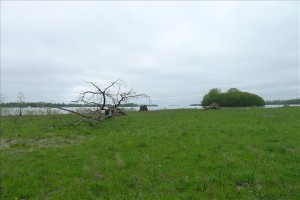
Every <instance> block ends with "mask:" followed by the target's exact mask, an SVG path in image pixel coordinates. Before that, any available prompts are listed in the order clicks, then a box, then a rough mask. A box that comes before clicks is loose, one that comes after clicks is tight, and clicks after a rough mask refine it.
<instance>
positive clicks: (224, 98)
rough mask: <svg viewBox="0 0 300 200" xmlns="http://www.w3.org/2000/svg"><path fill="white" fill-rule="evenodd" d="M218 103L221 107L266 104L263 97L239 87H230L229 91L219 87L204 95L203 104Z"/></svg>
mask: <svg viewBox="0 0 300 200" xmlns="http://www.w3.org/2000/svg"><path fill="white" fill-rule="evenodd" d="M212 103H218V104H219V105H220V106H221V107H249V106H264V105H265V101H264V99H263V98H262V97H260V96H258V95H256V94H252V93H249V92H242V91H240V90H239V89H237V88H230V89H229V90H228V91H227V92H223V93H222V92H221V90H220V89H218V88H213V89H211V90H210V91H209V92H208V93H207V94H206V95H204V97H203V100H202V102H201V105H202V106H209V105H211V104H212Z"/></svg>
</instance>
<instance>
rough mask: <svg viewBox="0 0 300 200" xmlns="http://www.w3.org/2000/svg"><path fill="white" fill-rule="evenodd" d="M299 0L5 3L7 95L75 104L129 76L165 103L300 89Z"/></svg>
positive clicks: (281, 94)
mask: <svg viewBox="0 0 300 200" xmlns="http://www.w3.org/2000/svg"><path fill="white" fill-rule="evenodd" d="M299 8H300V7H299V2H298V1H264V2H259V1H248V2H238V1H225V2H222V1H213V2H206V1H189V2H186V1H182V2H181V1H175V2H172V1H143V2H137V1H124V2H123V1H115V2H107V1H100V2H96V1H89V2H84V1H63V2H58V1H45V2H42V1H25V2H23V1H12V2H10V1H1V94H2V95H3V96H4V97H5V101H6V102H10V101H16V100H17V98H16V96H17V93H18V92H19V91H22V92H23V93H24V94H25V97H26V101H49V102H50V101H54V102H69V101H71V100H74V99H75V98H76V97H77V93H76V92H78V91H79V89H80V88H85V87H87V85H86V84H85V83H84V82H83V80H82V79H85V80H88V81H95V82H97V83H98V84H99V85H103V86H106V85H107V84H109V83H110V82H111V81H114V80H116V79H122V80H124V81H125V82H127V85H128V87H129V88H130V87H132V88H133V89H135V90H137V91H138V92H141V93H147V94H148V95H150V96H151V99H152V102H153V103H155V104H159V105H188V104H191V103H199V102H200V101H201V100H202V97H203V95H204V94H206V93H207V92H208V90H209V89H211V88H220V89H221V90H222V91H224V92H225V91H226V90H228V89H229V88H232V87H236V88H239V89H240V90H242V91H247V92H251V93H255V94H258V95H260V96H261V97H263V98H264V99H265V100H271V99H292V98H298V97H299V90H300V89H299V79H300V72H299Z"/></svg>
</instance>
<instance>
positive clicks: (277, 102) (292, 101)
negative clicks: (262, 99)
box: [266, 99, 300, 105]
mask: <svg viewBox="0 0 300 200" xmlns="http://www.w3.org/2000/svg"><path fill="white" fill-rule="evenodd" d="M286 104H300V99H290V100H267V101H266V105H286Z"/></svg>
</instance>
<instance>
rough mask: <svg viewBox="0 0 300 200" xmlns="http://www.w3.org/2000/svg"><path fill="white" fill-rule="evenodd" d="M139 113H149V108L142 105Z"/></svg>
mask: <svg viewBox="0 0 300 200" xmlns="http://www.w3.org/2000/svg"><path fill="white" fill-rule="evenodd" d="M139 111H148V107H147V106H146V105H142V106H140V110H139Z"/></svg>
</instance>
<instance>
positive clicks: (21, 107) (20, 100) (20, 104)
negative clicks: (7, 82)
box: [17, 92, 25, 116]
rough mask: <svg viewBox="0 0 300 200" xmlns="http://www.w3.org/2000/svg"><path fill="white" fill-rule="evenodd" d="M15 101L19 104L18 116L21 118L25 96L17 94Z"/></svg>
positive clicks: (20, 93)
mask: <svg viewBox="0 0 300 200" xmlns="http://www.w3.org/2000/svg"><path fill="white" fill-rule="evenodd" d="M17 99H18V104H19V116H21V115H22V113H23V108H24V103H25V95H24V94H23V93H22V92H18V94H17Z"/></svg>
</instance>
